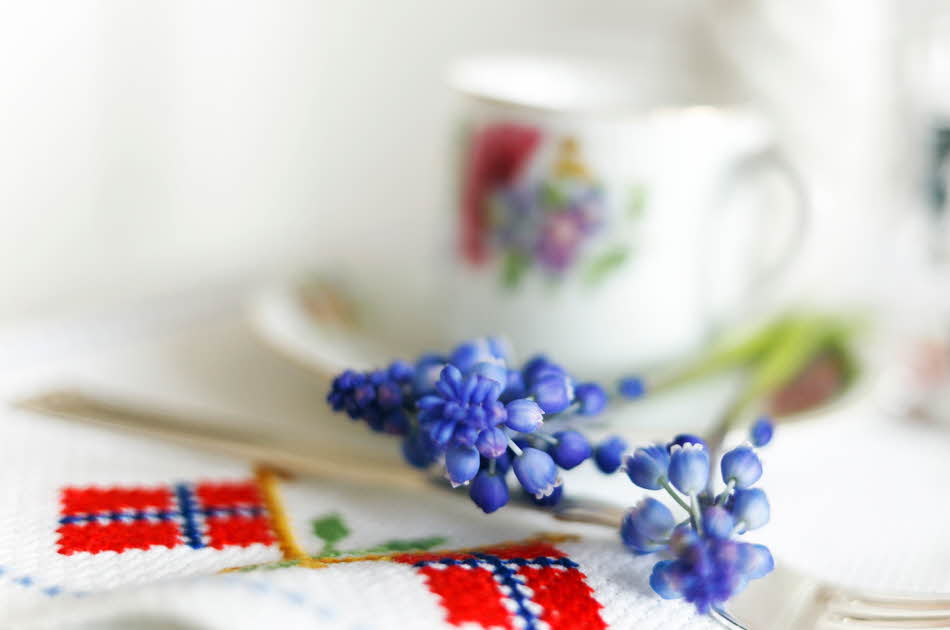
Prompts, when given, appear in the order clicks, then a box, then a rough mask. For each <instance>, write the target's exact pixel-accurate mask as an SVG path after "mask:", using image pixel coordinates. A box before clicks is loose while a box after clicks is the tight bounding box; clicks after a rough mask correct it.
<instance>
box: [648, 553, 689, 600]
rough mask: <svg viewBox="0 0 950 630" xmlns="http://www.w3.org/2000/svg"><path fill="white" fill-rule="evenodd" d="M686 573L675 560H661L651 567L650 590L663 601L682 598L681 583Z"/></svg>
mask: <svg viewBox="0 0 950 630" xmlns="http://www.w3.org/2000/svg"><path fill="white" fill-rule="evenodd" d="M685 578H686V571H685V570H684V569H683V566H682V563H680V562H678V561H676V560H662V561H660V562H657V563H656V564H655V565H653V572H652V573H651V574H650V588H652V589H653V591H654V592H655V593H656V594H657V595H659V596H660V597H662V598H663V599H679V598H680V597H682V596H683V581H684V580H685Z"/></svg>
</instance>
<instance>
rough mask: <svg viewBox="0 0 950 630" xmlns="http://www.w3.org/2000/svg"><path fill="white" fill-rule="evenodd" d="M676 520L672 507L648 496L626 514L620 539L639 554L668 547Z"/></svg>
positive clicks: (622, 522)
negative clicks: (671, 510)
mask: <svg viewBox="0 0 950 630" xmlns="http://www.w3.org/2000/svg"><path fill="white" fill-rule="evenodd" d="M675 526H676V521H675V520H674V518H673V513H672V512H670V509H669V508H668V507H666V506H665V505H663V503H661V502H659V501H657V500H656V499H654V498H653V497H646V498H645V499H643V500H641V501H640V502H639V503H638V504H637V505H636V506H635V507H633V508H632V509H630V510H628V511H627V513H626V514H624V517H623V520H622V521H621V523H620V539H621V540H622V541H623V544H625V545H626V546H627V547H629V548H630V549H631V550H632V551H633V552H634V553H636V554H638V555H642V554H648V553H655V552H657V551H661V550H663V549H666V548H667V547H668V546H669V543H670V535H671V534H672V533H673V528H674V527H675Z"/></svg>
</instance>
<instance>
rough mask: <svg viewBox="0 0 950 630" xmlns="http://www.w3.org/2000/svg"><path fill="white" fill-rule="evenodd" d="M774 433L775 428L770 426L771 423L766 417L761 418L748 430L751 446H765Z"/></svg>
mask: <svg viewBox="0 0 950 630" xmlns="http://www.w3.org/2000/svg"><path fill="white" fill-rule="evenodd" d="M774 431H775V427H774V426H773V425H772V421H771V420H770V419H769V417H768V416H762V417H761V418H759V419H758V420H756V421H755V422H754V423H753V424H752V428H751V429H749V438H750V439H751V440H752V445H753V446H757V447H759V448H761V447H763V446H766V445H767V444H768V443H769V442H771V441H772V435H773V433H774Z"/></svg>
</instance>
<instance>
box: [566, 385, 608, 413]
mask: <svg viewBox="0 0 950 630" xmlns="http://www.w3.org/2000/svg"><path fill="white" fill-rule="evenodd" d="M574 398H575V399H576V400H577V401H578V402H579V403H580V408H579V409H578V410H577V413H579V414H581V415H582V416H596V415H597V414H599V413H600V412H601V411H603V410H604V408H605V407H606V406H607V392H605V391H604V388H603V387H601V386H600V385H598V384H597V383H581V384H580V385H577V386H576V387H574Z"/></svg>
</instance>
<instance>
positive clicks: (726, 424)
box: [709, 316, 838, 450]
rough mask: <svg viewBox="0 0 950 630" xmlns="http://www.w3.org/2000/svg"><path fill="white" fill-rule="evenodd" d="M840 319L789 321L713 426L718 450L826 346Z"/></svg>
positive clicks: (715, 444) (824, 318) (711, 438)
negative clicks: (757, 409)
mask: <svg viewBox="0 0 950 630" xmlns="http://www.w3.org/2000/svg"><path fill="white" fill-rule="evenodd" d="M837 324H838V322H836V321H834V320H830V319H829V318H826V317H817V316H816V317H798V318H795V319H793V320H790V321H788V322H787V323H786V324H785V325H784V327H783V333H782V335H781V336H780V337H779V338H777V339H775V343H774V345H773V346H772V347H771V348H770V349H769V351H768V352H767V353H765V354H764V356H762V357H761V358H760V359H759V360H758V361H757V362H756V363H755V364H754V365H753V366H752V369H751V371H750V373H749V374H748V377H747V379H746V383H745V386H744V387H743V388H742V389H741V390H740V391H739V393H738V394H737V395H736V397H735V398H734V399H733V401H732V403H731V404H730V405H729V407H727V408H726V410H725V412H724V413H723V414H722V416H721V417H720V419H719V422H718V423H717V424H716V427H715V428H714V429H713V431H712V433H711V435H710V437H709V442H710V444H711V446H712V447H713V450H717V449H718V447H719V446H720V445H721V444H722V441H723V440H724V439H725V436H726V434H727V433H728V432H729V431H730V430H732V429H733V428H734V427H736V426H737V425H738V424H739V422H740V421H741V420H743V419H744V418H745V417H746V416H747V415H748V414H749V413H750V412H751V411H752V410H753V408H755V407H762V406H764V405H763V403H764V401H766V400H768V398H769V397H771V396H772V394H774V393H775V392H777V391H779V390H781V389H782V388H783V387H785V386H786V385H788V384H790V383H791V382H792V381H794V380H795V378H796V377H798V375H799V374H801V373H802V371H803V370H805V368H807V367H808V365H809V364H810V363H811V362H812V360H814V358H815V357H816V356H817V355H818V354H819V353H820V352H821V351H822V350H823V349H824V348H825V346H826V345H827V342H828V341H829V338H830V336H831V333H832V332H833V331H834V332H838V329H837V326H836V325H837Z"/></svg>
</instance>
